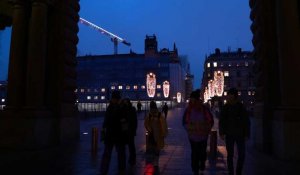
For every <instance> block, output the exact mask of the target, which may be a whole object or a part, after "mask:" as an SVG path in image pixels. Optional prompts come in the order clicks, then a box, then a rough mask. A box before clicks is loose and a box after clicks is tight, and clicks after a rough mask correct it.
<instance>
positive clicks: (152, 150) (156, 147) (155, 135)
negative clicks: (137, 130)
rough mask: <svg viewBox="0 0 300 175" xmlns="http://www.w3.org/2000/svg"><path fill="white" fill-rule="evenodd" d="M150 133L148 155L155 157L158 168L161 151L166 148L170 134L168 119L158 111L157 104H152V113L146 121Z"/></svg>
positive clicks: (153, 102)
mask: <svg viewBox="0 0 300 175" xmlns="http://www.w3.org/2000/svg"><path fill="white" fill-rule="evenodd" d="M144 125H145V128H146V130H147V132H148V139H147V140H148V141H147V142H148V143H147V150H146V151H147V153H149V154H152V155H154V160H153V165H154V166H158V159H159V153H160V150H161V149H162V148H163V147H164V146H165V141H164V140H165V137H166V136H167V134H168V128H167V123H166V119H165V118H164V117H163V116H162V115H161V112H159V111H158V109H157V106H156V102H155V101H151V102H150V111H149V113H148V114H147V116H146V118H145V121H144Z"/></svg>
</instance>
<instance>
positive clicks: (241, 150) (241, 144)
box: [236, 137, 246, 175]
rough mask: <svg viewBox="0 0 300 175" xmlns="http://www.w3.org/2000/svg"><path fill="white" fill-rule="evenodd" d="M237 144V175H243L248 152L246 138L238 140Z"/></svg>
mask: <svg viewBox="0 0 300 175" xmlns="http://www.w3.org/2000/svg"><path fill="white" fill-rule="evenodd" d="M236 144H237V151H238V160H237V166H236V175H241V174H242V171H243V165H244V161H245V152H246V146H245V138H243V137H240V138H237V139H236Z"/></svg>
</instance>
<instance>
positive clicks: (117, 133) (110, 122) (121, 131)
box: [100, 91, 128, 175]
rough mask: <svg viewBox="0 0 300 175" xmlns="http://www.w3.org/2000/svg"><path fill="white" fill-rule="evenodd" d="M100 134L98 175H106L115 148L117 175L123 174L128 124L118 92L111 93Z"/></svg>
mask: <svg viewBox="0 0 300 175" xmlns="http://www.w3.org/2000/svg"><path fill="white" fill-rule="evenodd" d="M102 133H104V135H105V137H104V138H103V139H104V152H103V155H102V159H101V164H100V174H101V175H107V173H108V170H109V164H110V160H111V154H112V150H113V148H114V147H115V148H116V151H117V154H118V170H119V174H120V175H121V174H125V170H126V153H125V145H126V143H127V142H128V123H127V119H126V115H124V108H122V106H121V94H120V91H113V92H112V96H111V101H110V103H109V105H108V107H107V110H106V112H105V117H104V122H103V127H102Z"/></svg>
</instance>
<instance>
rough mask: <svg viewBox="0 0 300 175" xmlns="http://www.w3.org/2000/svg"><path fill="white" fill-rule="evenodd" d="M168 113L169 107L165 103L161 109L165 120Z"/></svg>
mask: <svg viewBox="0 0 300 175" xmlns="http://www.w3.org/2000/svg"><path fill="white" fill-rule="evenodd" d="M168 111H169V107H168V105H167V103H165V104H164V106H163V107H162V112H163V113H164V114H165V118H167V116H168Z"/></svg>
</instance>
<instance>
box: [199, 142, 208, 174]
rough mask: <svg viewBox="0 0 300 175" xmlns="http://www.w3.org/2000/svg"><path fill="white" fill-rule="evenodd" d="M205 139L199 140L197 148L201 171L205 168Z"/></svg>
mask: <svg viewBox="0 0 300 175" xmlns="http://www.w3.org/2000/svg"><path fill="white" fill-rule="evenodd" d="M206 148H207V140H204V141H201V142H200V143H199V150H200V170H201V171H203V170H204V169H205V161H206V159H207V152H206Z"/></svg>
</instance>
